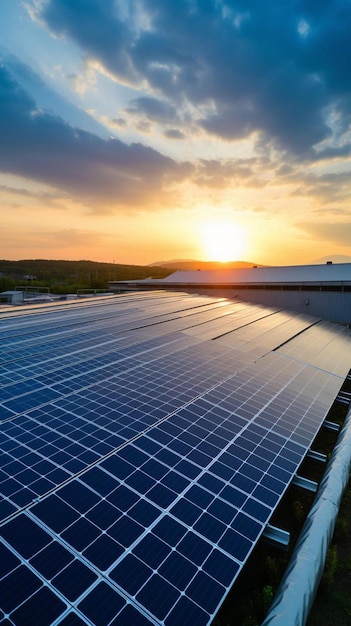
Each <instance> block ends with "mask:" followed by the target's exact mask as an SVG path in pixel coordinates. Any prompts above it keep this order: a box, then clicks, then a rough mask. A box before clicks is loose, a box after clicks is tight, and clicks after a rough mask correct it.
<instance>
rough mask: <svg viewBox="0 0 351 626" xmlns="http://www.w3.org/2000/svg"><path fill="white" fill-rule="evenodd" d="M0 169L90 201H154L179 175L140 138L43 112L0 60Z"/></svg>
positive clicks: (178, 168)
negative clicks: (98, 131)
mask: <svg viewBox="0 0 351 626" xmlns="http://www.w3.org/2000/svg"><path fill="white" fill-rule="evenodd" d="M0 136H1V152H0V171H2V172H4V173H11V174H15V175H19V176H22V177H27V178H30V179H33V180H36V181H40V182H42V183H46V184H48V185H50V186H53V187H55V188H57V189H60V190H63V191H64V192H67V193H69V194H70V195H71V196H73V197H74V198H75V199H76V200H78V201H81V202H82V203H85V204H89V205H90V206H93V207H94V210H95V211H100V210H101V211H103V210H105V209H106V207H107V206H110V207H111V206H118V205H119V206H123V205H128V206H135V207H136V208H138V205H142V206H147V205H151V204H152V205H153V206H155V207H157V205H160V204H161V203H162V200H164V199H165V198H166V197H167V196H166V194H167V187H168V185H169V184H171V183H172V182H174V181H176V180H181V179H183V178H184V177H185V176H186V175H187V174H188V173H189V172H190V166H188V165H187V164H183V165H179V164H177V163H175V162H174V161H173V160H172V159H170V158H167V157H165V156H163V155H162V154H160V153H159V152H157V151H156V150H153V149H151V148H148V147H146V146H144V145H142V144H140V143H134V144H131V145H130V146H129V145H126V144H124V143H123V142H121V141H120V140H118V139H114V138H111V139H108V140H104V139H102V138H100V137H98V136H97V135H94V134H92V133H88V132H86V131H84V130H81V129H80V128H75V127H72V126H70V125H69V124H67V123H65V122H64V121H63V120H62V119H61V118H60V117H55V116H54V115H51V114H50V113H46V112H43V111H41V110H39V109H38V108H37V107H36V104H35V101H34V100H33V99H32V98H31V96H30V95H28V93H26V92H25V91H24V90H23V89H22V88H21V87H20V86H19V84H18V83H17V82H16V81H15V80H14V79H13V77H12V76H11V74H10V72H9V71H8V70H7V69H6V68H5V67H4V66H0Z"/></svg>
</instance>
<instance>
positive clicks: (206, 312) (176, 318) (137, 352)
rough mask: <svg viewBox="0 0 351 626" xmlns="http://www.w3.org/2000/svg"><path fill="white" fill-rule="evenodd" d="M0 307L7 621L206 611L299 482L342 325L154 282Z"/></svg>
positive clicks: (82, 620)
mask: <svg viewBox="0 0 351 626" xmlns="http://www.w3.org/2000/svg"><path fill="white" fill-rule="evenodd" d="M0 321H1V328H0V338H1V348H2V364H1V374H2V376H1V380H2V394H1V402H0V419H1V451H2V455H1V459H2V466H1V482H0V491H1V493H2V501H1V502H0V519H1V524H0V537H1V541H2V543H1V545H0V550H1V555H0V577H1V585H0V589H1V591H0V609H1V610H2V612H3V614H4V615H5V616H6V619H8V621H9V623H10V624H28V623H33V624H39V623H40V624H43V625H44V624H47V625H48V626H49V624H50V625H51V624H55V625H59V624H62V626H63V625H67V624H73V623H79V624H87V625H90V626H91V625H96V626H97V625H98V624H101V623H104V624H112V623H114V624H121V625H122V624H133V625H134V624H140V625H145V626H146V625H149V624H153V625H155V626H156V625H158V626H161V625H165V626H179V625H180V624H182V626H195V625H196V626H205V625H208V624H210V622H211V621H212V620H213V618H214V616H215V615H216V613H217V611H218V609H219V607H220V606H221V604H222V603H223V601H224V599H225V597H226V596H227V594H228V593H229V591H230V590H231V588H232V587H233V585H235V583H236V581H237V579H238V577H239V576H240V574H241V572H242V571H243V569H244V568H245V565H246V563H247V561H248V559H249V557H250V555H251V554H252V553H253V551H254V550H255V547H256V546H257V543H258V542H259V541H260V540H261V538H262V537H263V536H264V535H265V534H268V535H271V534H272V532H273V530H272V528H271V527H270V520H271V518H272V515H273V514H274V512H275V511H276V508H277V506H278V504H279V503H280V502H281V500H282V498H283V496H284V494H285V493H286V491H287V489H288V488H289V486H290V485H291V484H292V483H293V482H294V481H299V480H301V478H300V477H299V467H300V465H301V462H302V461H303V460H304V458H305V457H306V456H307V455H308V454H310V452H311V447H312V446H313V441H314V439H315V437H316V434H317V433H318V431H319V429H320V428H321V427H322V426H323V424H324V422H325V418H326V416H327V414H328V411H329V409H330V407H331V406H332V404H333V402H334V400H335V398H336V396H337V395H338V393H339V390H340V388H341V386H342V384H343V382H344V379H345V377H346V376H347V375H348V372H349V370H350V363H351V359H350V354H351V350H350V348H351V330H350V329H349V328H348V327H346V326H341V325H336V324H332V323H329V322H327V321H323V320H321V319H318V318H315V317H311V316H308V315H302V314H300V315H298V314H295V313H289V312H286V311H280V310H279V309H277V308H268V307H264V306H258V305H254V304H249V303H244V302H232V301H230V300H226V299H223V298H214V297H208V296H200V295H190V294H184V293H183V294H180V293H166V292H154V293H134V294H128V295H117V296H109V297H106V298H104V297H102V298H99V299H92V300H84V301H75V302H69V301H67V302H62V303H51V304H47V305H45V304H43V305H41V306H37V307H35V308H33V309H31V308H30V307H28V306H27V307H23V308H22V307H18V308H17V309H11V310H9V311H8V312H6V310H2V311H1V313H0Z"/></svg>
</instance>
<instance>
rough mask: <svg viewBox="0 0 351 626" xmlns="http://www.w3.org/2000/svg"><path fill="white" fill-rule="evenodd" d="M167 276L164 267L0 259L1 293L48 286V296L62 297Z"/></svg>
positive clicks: (168, 271)
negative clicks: (121, 282) (117, 282)
mask: <svg viewBox="0 0 351 626" xmlns="http://www.w3.org/2000/svg"><path fill="white" fill-rule="evenodd" d="M170 273H171V270H169V269H165V268H163V267H150V266H140V265H120V264H117V263H97V262H95V261H46V260H44V259H33V260H31V259H29V260H23V261H4V260H0V292H1V291H6V290H9V289H14V288H15V286H25V287H38V288H39V287H47V288H49V289H50V291H51V293H55V294H61V293H62V294H64V293H70V292H76V291H77V290H78V289H108V282H109V281H111V280H138V279H142V278H150V277H152V278H165V276H168V275H169V274H170Z"/></svg>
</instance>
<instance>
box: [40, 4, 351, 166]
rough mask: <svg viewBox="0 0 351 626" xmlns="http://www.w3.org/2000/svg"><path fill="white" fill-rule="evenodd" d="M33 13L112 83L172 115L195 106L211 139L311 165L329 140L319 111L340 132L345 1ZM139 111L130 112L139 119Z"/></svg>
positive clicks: (346, 104) (347, 28) (347, 88)
mask: <svg viewBox="0 0 351 626" xmlns="http://www.w3.org/2000/svg"><path fill="white" fill-rule="evenodd" d="M41 7H42V8H41V9H39V15H40V18H41V19H42V20H43V21H44V22H45V23H46V25H47V26H48V27H49V28H50V29H51V31H52V32H54V33H55V34H57V35H60V36H67V37H70V38H71V39H72V40H74V41H76V42H77V43H78V44H79V45H80V46H81V48H82V50H84V52H85V54H87V55H88V56H89V57H91V58H94V59H95V60H97V61H99V62H100V63H101V64H102V65H103V66H104V67H105V68H106V69H107V70H108V71H109V72H110V73H112V74H113V75H115V76H116V77H117V78H118V79H120V80H124V81H129V83H130V84H135V85H140V84H141V83H143V84H145V81H146V83H148V85H149V87H150V89H151V91H152V93H153V94H154V93H158V94H159V95H160V96H162V97H163V98H166V99H167V100H168V102H169V101H173V103H174V106H176V105H177V106H182V105H186V104H187V103H188V104H189V103H190V104H191V105H192V106H193V107H194V109H193V110H195V111H196V110H197V109H196V107H199V106H200V107H201V112H199V114H198V123H199V124H200V126H201V127H202V128H203V129H205V130H206V131H207V132H209V133H211V134H214V135H217V136H220V137H222V138H226V139H231V140H233V139H238V138H241V137H245V136H247V135H248V134H250V133H252V132H257V133H262V136H263V137H264V138H266V141H267V142H271V141H273V142H274V143H275V144H276V146H277V147H279V148H280V149H283V150H288V151H290V152H291V153H293V154H295V155H299V156H303V157H304V158H313V153H312V148H313V146H315V145H316V144H318V143H320V142H322V141H324V140H326V139H328V138H329V137H330V135H331V128H330V127H329V121H328V119H327V112H328V111H329V112H330V111H331V110H335V111H339V112H342V116H343V119H344V125H343V127H342V124H341V125H339V129H338V132H339V133H341V136H342V133H344V132H346V131H347V128H348V125H349V123H350V114H351V66H350V63H349V59H350V58H351V37H350V32H351V3H350V2H347V1H346V0H344V1H340V0H321V1H319V2H317V3H316V2H314V0H289V2H280V1H278V0H267V1H266V2H262V1H258V0H252V1H251V2H250V3H248V2H247V0H237V1H236V2H235V3H233V2H230V1H229V0H191V1H190V0H167V2H165V1H164V0H139V2H138V3H116V2H115V1H114V0H104V2H101V0H75V2H72V1H71V0H48V1H47V2H45V3H44V4H43V5H41ZM151 100H152V98H151V99H150V102H149V103H148V104H147V106H149V107H150V106H151V109H152V102H151ZM145 104H146V103H145V102H144V105H143V104H142V103H141V102H140V101H139V103H138V106H137V108H139V107H140V108H141V109H143V110H144V112H146V111H145ZM153 104H154V105H155V103H153ZM149 112H150V111H149ZM195 115H196V113H195V114H194V119H195ZM333 130H334V129H333ZM339 139H340V135H339Z"/></svg>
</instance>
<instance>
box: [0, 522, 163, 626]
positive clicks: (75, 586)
mask: <svg viewBox="0 0 351 626" xmlns="http://www.w3.org/2000/svg"><path fill="white" fill-rule="evenodd" d="M23 515H25V514H23ZM23 515H22V520H17V521H19V524H20V526H21V529H20V530H21V531H22V533H23V531H25V530H26V531H27V533H26V534H27V535H29V536H28V537H27V541H26V539H24V541H26V543H27V544H28V541H29V539H32V542H33V535H34V542H35V543H36V545H35V547H34V549H32V550H29V551H28V549H27V551H26V558H25V559H24V557H23V551H24V548H23V547H22V551H21V552H22V554H21V553H20V552H18V550H17V549H16V547H15V548H14V547H13V541H12V543H9V541H7V540H6V538H5V539H3V540H2V541H3V543H2V545H3V546H4V547H7V548H10V549H11V552H12V554H13V555H15V557H16V558H17V559H18V560H19V561H20V566H19V567H18V566H17V574H19V570H22V572H23V571H27V572H28V573H29V575H28V573H27V579H22V581H21V582H22V583H24V582H26V583H27V586H28V587H29V589H28V591H27V593H26V591H25V592H24V593H23V594H22V598H21V600H23V601H24V602H23V603H20V604H19V605H18V606H17V607H16V610H15V612H14V615H16V613H17V614H18V613H22V615H21V621H20V623H29V621H26V622H23V618H25V617H26V616H27V619H28V620H31V623H38V622H39V621H40V622H41V623H44V622H42V619H41V620H39V614H40V611H41V612H42V611H43V608H44V607H43V606H42V604H41V601H40V600H39V598H37V600H36V611H37V615H35V614H34V615H33V612H32V611H33V608H34V607H33V600H34V597H35V596H36V595H38V588H40V584H41V585H42V586H44V587H45V588H47V589H49V590H50V593H51V596H50V599H51V601H52V599H53V598H54V596H56V602H57V599H59V601H60V602H61V607H60V608H61V610H60V615H56V620H60V621H61V619H64V617H65V616H66V615H67V614H68V612H69V611H70V610H71V609H72V608H74V607H75V612H76V614H77V615H79V616H80V617H81V618H82V619H83V620H84V623H88V622H87V621H86V615H85V614H84V613H83V612H82V611H81V610H80V605H84V602H85V600H86V597H87V596H88V595H89V594H94V592H95V590H96V589H97V587H98V586H101V583H102V582H103V584H104V585H105V586H106V587H109V588H110V590H111V592H112V593H113V595H115V594H116V585H114V584H113V583H112V581H109V580H108V579H106V578H105V577H102V576H101V574H100V573H99V571H98V570H96V568H94V567H92V566H91V564H88V567H87V565H85V563H84V559H83V558H80V555H79V554H78V558H77V554H75V551H74V550H73V549H72V548H71V547H70V546H67V545H66V546H65V547H64V548H63V543H62V542H61V541H60V540H59V539H57V538H56V537H55V533H52V532H51V531H50V529H48V528H47V527H46V526H45V525H43V524H41V523H40V521H39V520H37V519H35V520H33V521H34V523H35V525H36V526H37V530H35V527H34V526H32V527H30V526H28V524H30V523H31V522H32V519H31V517H30V516H28V519H27V522H25V520H23ZM21 522H22V524H21ZM23 522H24V523H23ZM40 533H41V535H40ZM44 534H45V535H46V538H45V539H44ZM5 537H6V535H5ZM17 548H18V546H17ZM55 548H56V549H55ZM49 553H51V554H50V557H49ZM53 559H55V560H56V563H54V562H53ZM50 560H51V562H50ZM37 563H38V564H37ZM61 568H63V569H61ZM43 569H44V571H45V572H50V574H49V575H48V574H46V576H45V575H44V574H43V573H42V571H41V570H43ZM74 570H75V571H74ZM89 571H90V572H91V573H90V575H89V574H88V572H89ZM14 574H16V568H15V570H14V571H12V572H11V571H10V576H9V575H8V576H7V578H8V579H9V578H10V577H11V576H12V578H15V577H14ZM78 575H79V576H80V577H83V576H84V577H85V578H87V576H88V577H89V578H88V583H87V584H86V585H84V582H83V583H79V581H77V577H78ZM64 576H65V577H66V580H65V579H64ZM67 579H68V580H67ZM15 580H16V579H15ZM29 580H30V581H31V583H32V588H30V585H29V584H28V582H29ZM34 580H35V581H36V583H37V584H35V583H34V584H33V582H34ZM14 582H15V581H14V580H11V583H12V585H13V584H14ZM17 582H18V578H17ZM2 584H3V585H4V587H5V585H8V582H7V581H6V578H5V580H3V582H2ZM4 591H5V593H6V591H7V590H6V589H4ZM33 592H34V593H33ZM3 595H4V592H3V594H2V597H3ZM113 599H114V600H115V598H113ZM122 599H123V602H121V603H120V608H123V606H124V605H125V603H126V598H125V594H123V593H122ZM110 601H111V597H110ZM7 605H8V606H7V608H9V609H10V610H11V600H10V603H9V602H8V600H7ZM24 605H28V608H27V609H26V610H24ZM29 607H30V609H31V610H30V609H29ZM140 609H141V611H142V613H144V614H146V611H144V610H143V608H142V607H139V610H140ZM99 612H100V613H102V614H103V613H104V607H103V606H100V607H99ZM23 614H24V615H23ZM10 617H11V614H10ZM113 617H115V615H113ZM36 618H37V620H38V621H36ZM41 618H42V615H41ZM33 620H35V621H33ZM15 623H16V624H17V623H18V622H17V620H15ZM49 623H50V625H51V624H54V623H56V621H51V618H50V622H49V621H45V624H48V625H49ZM58 623H59V622H58ZM89 623H90V622H89ZM148 623H154V624H159V622H156V621H155V620H154V619H153V618H152V616H151V615H150V614H149V615H148Z"/></svg>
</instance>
